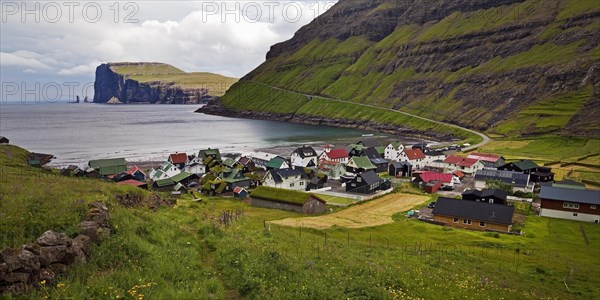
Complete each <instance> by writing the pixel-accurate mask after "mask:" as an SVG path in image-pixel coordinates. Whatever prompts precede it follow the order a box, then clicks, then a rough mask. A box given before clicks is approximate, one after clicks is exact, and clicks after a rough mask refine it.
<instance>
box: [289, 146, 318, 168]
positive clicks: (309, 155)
mask: <svg viewBox="0 0 600 300" xmlns="http://www.w3.org/2000/svg"><path fill="white" fill-rule="evenodd" d="M318 159H319V157H318V155H317V152H316V151H315V149H313V148H312V147H309V146H303V147H300V148H297V149H296V150H294V151H293V152H292V154H291V155H290V161H291V166H292V167H294V168H296V167H298V168H316V167H317V164H318Z"/></svg>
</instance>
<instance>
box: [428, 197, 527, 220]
mask: <svg viewBox="0 0 600 300" xmlns="http://www.w3.org/2000/svg"><path fill="white" fill-rule="evenodd" d="M514 211H515V208H514V207H513V206H507V205H501V204H489V203H484V202H477V201H467V200H457V199H451V198H444V197H440V198H438V200H437V201H436V202H435V207H434V208H433V211H432V214H433V215H444V216H449V217H458V218H464V219H472V220H477V221H483V222H489V223H495V224H504V225H510V224H512V217H513V212H514Z"/></svg>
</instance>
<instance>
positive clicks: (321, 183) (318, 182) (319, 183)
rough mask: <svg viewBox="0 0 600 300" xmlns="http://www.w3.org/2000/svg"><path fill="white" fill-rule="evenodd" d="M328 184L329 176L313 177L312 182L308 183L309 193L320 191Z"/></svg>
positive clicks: (319, 175)
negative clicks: (310, 191)
mask: <svg viewBox="0 0 600 300" xmlns="http://www.w3.org/2000/svg"><path fill="white" fill-rule="evenodd" d="M326 182H327V176H326V175H325V174H323V173H320V174H318V175H315V176H312V177H311V178H310V181H309V182H308V187H307V188H306V190H307V191H309V190H318V189H322V188H324V187H325V183H326Z"/></svg>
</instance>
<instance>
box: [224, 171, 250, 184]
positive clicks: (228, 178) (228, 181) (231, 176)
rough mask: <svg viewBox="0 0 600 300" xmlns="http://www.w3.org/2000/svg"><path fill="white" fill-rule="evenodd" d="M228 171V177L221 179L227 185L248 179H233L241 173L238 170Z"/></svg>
mask: <svg viewBox="0 0 600 300" xmlns="http://www.w3.org/2000/svg"><path fill="white" fill-rule="evenodd" d="M230 171H231V173H229V176H227V177H224V178H223V181H225V182H227V183H233V182H238V181H243V180H248V179H249V178H248V177H246V176H244V177H241V178H235V176H236V175H237V174H238V173H239V172H240V171H241V170H240V169H232V170H230Z"/></svg>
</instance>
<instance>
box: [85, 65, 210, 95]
mask: <svg viewBox="0 0 600 300" xmlns="http://www.w3.org/2000/svg"><path fill="white" fill-rule="evenodd" d="M139 64H143V63H116V64H111V63H108V64H101V65H100V66H98V67H97V68H96V80H95V82H94V103H107V102H109V101H110V99H112V98H116V99H118V101H120V102H121V103H160V104H197V103H205V102H207V101H209V100H211V99H214V98H215V97H214V96H210V95H209V91H208V89H207V88H182V87H180V86H178V85H177V84H175V83H174V82H162V81H151V82H139V81H137V80H134V79H131V78H128V76H125V75H122V74H119V73H117V72H115V71H114V70H113V69H112V68H111V67H112V66H121V67H122V66H127V65H139Z"/></svg>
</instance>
